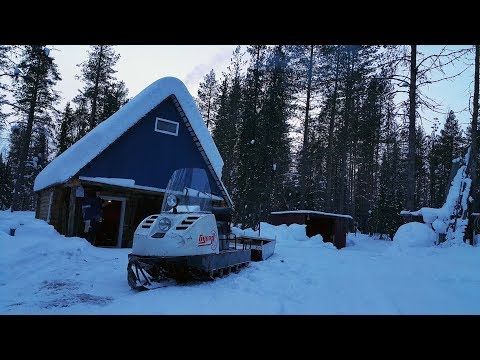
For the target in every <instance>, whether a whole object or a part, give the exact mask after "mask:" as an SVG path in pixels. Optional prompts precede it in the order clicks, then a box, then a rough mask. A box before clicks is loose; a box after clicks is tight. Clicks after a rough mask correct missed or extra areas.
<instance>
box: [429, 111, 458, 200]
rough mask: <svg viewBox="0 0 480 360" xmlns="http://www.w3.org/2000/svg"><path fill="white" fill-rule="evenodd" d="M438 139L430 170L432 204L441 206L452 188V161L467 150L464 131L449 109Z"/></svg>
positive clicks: (432, 154)
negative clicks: (450, 179)
mask: <svg viewBox="0 0 480 360" xmlns="http://www.w3.org/2000/svg"><path fill="white" fill-rule="evenodd" d="M436 140H437V141H436V144H435V147H434V149H433V150H432V151H431V155H430V162H431V164H430V166H433V168H432V169H431V171H430V173H431V174H432V175H431V179H430V181H432V185H431V189H432V191H431V193H432V195H433V198H432V199H431V205H432V206H433V207H441V206H442V205H443V203H444V202H445V199H446V196H447V192H448V189H449V188H450V184H448V181H449V178H450V172H451V170H452V161H453V159H456V158H458V157H460V156H462V153H463V152H464V151H465V149H464V144H463V143H464V141H463V137H462V131H461V129H460V127H459V124H458V120H457V118H456V116H455V114H454V112H453V111H449V113H448V115H447V118H446V120H445V123H444V125H443V129H442V130H441V131H440V136H439V137H438V139H436Z"/></svg>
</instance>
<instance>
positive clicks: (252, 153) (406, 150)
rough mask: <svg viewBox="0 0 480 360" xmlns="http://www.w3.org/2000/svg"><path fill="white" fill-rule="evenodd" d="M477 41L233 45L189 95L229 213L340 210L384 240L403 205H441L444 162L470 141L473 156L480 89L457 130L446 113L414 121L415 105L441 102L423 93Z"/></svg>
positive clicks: (239, 216) (246, 219) (447, 166)
mask: <svg viewBox="0 0 480 360" xmlns="http://www.w3.org/2000/svg"><path fill="white" fill-rule="evenodd" d="M475 49H476V53H477V58H476V60H475V61H474V64H475V68H478V46H477V47H476V48H475ZM475 49H474V48H472V47H466V48H465V49H460V50H455V51H453V50H448V49H447V48H446V47H445V48H443V49H441V50H440V51H439V52H438V53H436V54H431V55H424V54H422V53H421V52H420V51H418V49H417V48H416V46H415V45H412V46H371V45H370V46H363V45H301V46H300V45H299V46H281V45H275V46H264V45H253V46H248V47H247V49H246V52H242V51H241V48H240V47H238V48H237V49H236V50H235V51H234V53H233V56H232V59H231V64H230V66H229V67H228V69H227V71H225V72H223V73H222V74H221V76H220V77H219V78H218V79H217V77H216V74H215V71H214V70H213V69H212V70H211V71H210V72H209V73H208V74H206V75H205V77H204V78H203V80H202V82H201V83H200V86H199V90H198V94H197V101H198V104H199V108H200V110H201V112H202V115H203V117H204V119H205V123H206V125H207V127H208V128H209V130H210V131H211V133H212V135H213V138H214V140H215V143H216V145H217V147H218V149H219V151H220V154H221V155H222V158H223V160H224V163H225V164H224V169H223V175H222V179H223V182H224V183H225V185H226V186H227V188H228V190H229V191H230V192H231V195H232V197H233V200H234V202H235V212H234V215H235V221H236V222H237V223H239V224H241V226H243V227H255V226H257V224H258V223H259V221H268V218H269V214H270V212H271V211H282V210H299V209H310V210H318V211H324V212H332V213H340V214H349V215H352V216H353V218H354V219H355V223H356V226H357V227H358V228H359V229H360V230H361V231H363V232H370V233H380V234H386V235H390V236H393V234H394V232H395V231H396V229H397V228H398V227H399V226H400V225H401V224H402V223H403V222H404V219H402V218H401V216H400V215H399V213H400V211H401V210H405V209H408V210H416V209H418V208H420V207H424V206H427V207H441V206H442V205H443V202H444V201H445V197H446V194H447V191H448V188H449V183H448V181H449V176H450V171H451V168H452V161H453V160H454V159H456V158H458V157H460V156H464V155H465V152H466V149H467V147H468V146H472V148H475V150H474V151H476V153H475V154H474V156H473V158H474V159H475V160H476V162H478V131H477V122H476V118H477V116H478V89H477V90H476V94H477V95H476V97H475V94H474V96H473V101H470V103H471V113H472V123H471V124H470V125H469V126H468V127H467V129H466V131H464V130H462V127H461V126H460V124H459V122H458V119H457V116H456V114H455V113H454V112H453V111H451V110H450V111H447V112H446V113H443V114H439V115H438V117H439V118H437V119H427V118H422V117H421V115H420V110H421V109H422V108H427V109H431V110H432V111H437V112H439V111H438V108H439V106H440V105H441V104H438V103H436V101H435V100H434V99H431V98H430V97H429V96H428V95H427V94H426V93H425V91H424V90H423V89H424V88H425V86H427V85H428V84H432V83H434V82H437V81H441V80H446V79H449V78H453V77H455V76H458V75H459V74H461V73H462V72H463V71H465V68H466V67H464V69H463V70H461V71H459V72H458V73H456V74H450V75H446V74H444V69H445V67H446V66H447V65H449V64H457V62H458V61H459V60H460V59H464V58H465V57H468V55H469V54H472V52H475ZM466 66H472V64H469V65H466ZM476 74H477V75H475V76H476V81H477V82H478V70H477V72H476ZM475 109H476V110H475ZM429 122H433V123H434V126H432V129H431V130H426V129H425V128H426V127H425V126H422V123H428V124H429ZM440 122H442V123H443V125H442V126H441V127H439V123H440ZM473 139H477V141H476V142H475V141H473ZM476 144H477V145H476ZM477 169H478V168H477ZM473 173H475V174H477V173H478V171H474V172H473ZM477 176H478V175H477ZM472 177H474V176H472ZM474 182H475V184H474V185H473V186H472V189H477V190H476V191H477V193H476V194H477V195H476V196H474V199H475V201H476V202H475V204H472V207H473V206H475V208H476V209H477V210H478V207H479V203H478V202H479V200H480V199H479V196H478V181H477V180H476V179H474Z"/></svg>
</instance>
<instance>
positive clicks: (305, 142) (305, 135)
mask: <svg viewBox="0 0 480 360" xmlns="http://www.w3.org/2000/svg"><path fill="white" fill-rule="evenodd" d="M312 73H313V45H310V60H309V63H308V75H307V77H308V78H307V106H306V109H305V123H304V125H303V149H306V148H307V146H308V120H309V112H310V94H311V90H312Z"/></svg>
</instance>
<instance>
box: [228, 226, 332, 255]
mask: <svg viewBox="0 0 480 360" xmlns="http://www.w3.org/2000/svg"><path fill="white" fill-rule="evenodd" d="M306 227H307V226H306V225H305V224H291V225H286V224H282V225H272V224H269V223H265V222H261V223H260V233H259V232H258V231H255V230H253V229H244V230H242V229H240V228H237V227H232V231H233V233H234V234H235V235H237V236H242V235H245V236H251V237H263V238H267V239H275V240H276V241H277V243H276V245H280V246H294V247H298V246H306V247H309V246H316V247H318V246H322V247H328V248H332V249H336V248H335V246H334V245H333V244H332V243H330V242H323V237H322V235H320V234H317V235H315V236H312V237H308V236H307V233H306Z"/></svg>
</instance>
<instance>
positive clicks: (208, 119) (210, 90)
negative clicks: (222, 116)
mask: <svg viewBox="0 0 480 360" xmlns="http://www.w3.org/2000/svg"><path fill="white" fill-rule="evenodd" d="M217 93H218V83H217V80H216V79H215V71H213V69H212V70H210V72H209V73H208V74H207V75H205V77H204V78H203V81H202V82H201V83H200V84H199V86H198V92H197V96H198V98H197V103H198V108H199V110H200V113H201V114H202V117H203V120H204V121H205V124H206V125H207V129H209V130H210V129H211V127H212V126H213V125H214V124H213V119H215V113H216V104H215V99H216V97H217Z"/></svg>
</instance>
